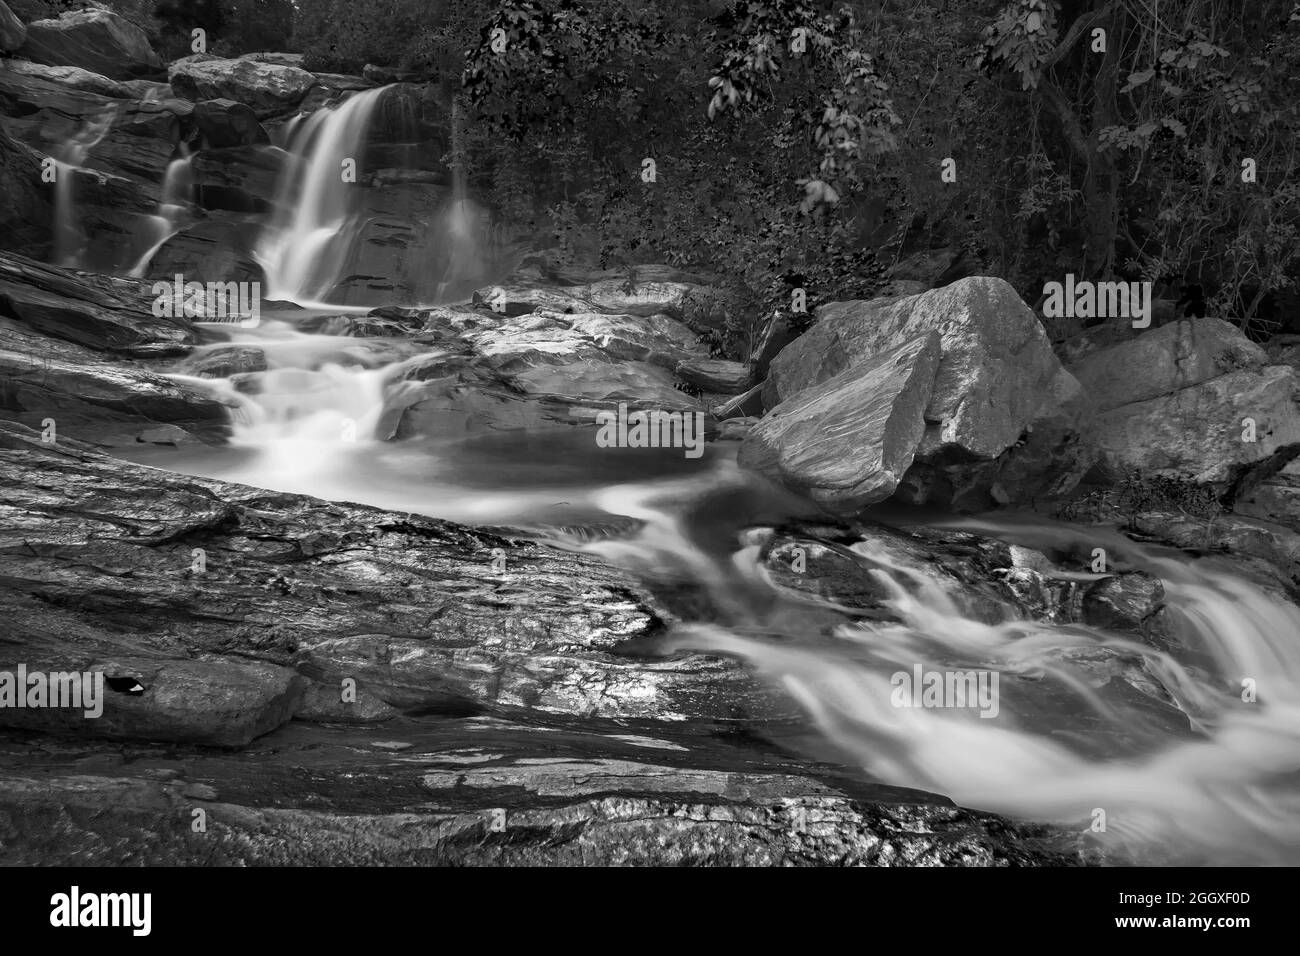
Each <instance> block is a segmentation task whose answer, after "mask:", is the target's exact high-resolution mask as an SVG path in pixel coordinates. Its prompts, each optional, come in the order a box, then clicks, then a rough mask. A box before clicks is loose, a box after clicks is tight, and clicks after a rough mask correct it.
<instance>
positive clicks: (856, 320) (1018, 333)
mask: <svg viewBox="0 0 1300 956" xmlns="http://www.w3.org/2000/svg"><path fill="white" fill-rule="evenodd" d="M931 331H934V332H938V333H939V336H940V342H941V350H942V354H941V357H940V361H939V368H938V374H937V377H936V380H935V382H934V389H933V391H932V393H931V395H930V404H929V406H928V407H927V408H926V410H925V421H926V426H927V427H926V435H925V437H924V439H923V443H922V447H921V453H923V454H933V453H936V452H941V451H946V450H955V449H960V450H961V451H962V452H964V453H966V454H968V455H971V456H975V457H980V458H992V457H994V456H996V455H998V454H1000V453H1001V452H1002V451H1004V450H1005V449H1007V448H1009V447H1011V446H1012V445H1013V444H1014V443H1015V442H1016V441H1017V440H1019V439H1020V437H1021V435H1022V434H1023V433H1024V431H1025V429H1026V427H1027V426H1028V425H1029V424H1030V423H1031V422H1033V421H1034V420H1035V419H1037V418H1039V417H1040V416H1042V415H1044V414H1047V413H1050V411H1051V410H1053V409H1054V407H1055V405H1056V402H1057V400H1058V398H1057V396H1058V394H1059V389H1060V372H1061V366H1060V363H1059V362H1058V361H1057V359H1056V356H1055V355H1054V354H1053V353H1052V348H1051V345H1050V343H1049V342H1048V340H1047V336H1046V334H1045V333H1044V332H1043V329H1042V326H1041V325H1040V324H1039V322H1038V320H1037V319H1036V318H1035V317H1034V314H1033V312H1031V311H1030V309H1029V307H1028V306H1026V305H1025V304H1024V302H1023V301H1021V299H1020V297H1019V295H1017V294H1016V291H1015V290H1014V289H1013V288H1012V287H1011V286H1010V285H1008V284H1007V283H1006V282H1004V281H1003V280H1001V279H996V278H989V277H983V276H979V277H973V278H967V279H962V280H960V281H958V282H955V283H953V284H952V285H949V286H947V287H945V288H942V289H937V290H934V291H932V292H926V293H923V294H921V295H913V296H907V297H905V298H902V299H878V300H872V301H866V302H864V301H853V302H835V303H831V304H830V305H827V306H825V307H823V308H822V309H820V310H819V314H818V318H817V321H816V323H815V324H814V325H813V326H812V328H811V329H809V330H808V332H806V333H805V334H804V335H803V336H802V337H800V338H799V339H797V340H795V341H794V342H793V343H792V344H791V345H790V346H788V347H787V348H786V349H785V350H784V351H783V352H782V353H781V354H780V355H778V356H777V358H776V360H775V361H773V363H772V367H771V372H770V375H769V377H768V380H767V386H766V388H765V390H764V400H765V402H766V403H767V404H768V407H769V408H770V407H774V406H776V405H778V404H780V403H782V402H785V401H787V400H789V399H790V398H792V397H793V396H795V395H797V394H798V393H799V392H801V391H803V390H804V389H807V388H811V387H813V386H815V385H819V384H821V383H823V382H825V381H827V380H828V379H831V378H834V377H835V376H838V375H840V374H841V373H843V372H844V371H846V370H847V369H850V368H852V367H853V366H854V365H856V364H857V363H859V362H861V361H863V360H864V359H867V358H869V357H871V356H875V355H879V354H880V353H882V352H885V351H887V350H889V349H893V348H896V347H898V346H899V345H901V344H902V343H904V342H906V341H909V340H911V339H913V338H915V337H916V336H918V335H925V334H926V333H928V332H931Z"/></svg>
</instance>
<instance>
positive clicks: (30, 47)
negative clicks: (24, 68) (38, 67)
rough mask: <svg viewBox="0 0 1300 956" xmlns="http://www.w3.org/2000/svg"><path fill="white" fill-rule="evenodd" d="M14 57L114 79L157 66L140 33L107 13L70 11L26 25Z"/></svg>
mask: <svg viewBox="0 0 1300 956" xmlns="http://www.w3.org/2000/svg"><path fill="white" fill-rule="evenodd" d="M18 54H19V55H20V56H23V57H25V58H27V59H29V60H32V61H34V62H36V63H46V64H49V65H51V66H76V67H81V68H82V69H84V70H89V71H90V72H92V73H99V74H102V75H103V76H107V77H109V78H110V79H115V80H129V79H131V78H132V77H136V76H141V75H144V74H147V73H151V72H153V71H155V70H157V69H159V68H160V67H161V62H160V61H159V59H158V55H157V54H156V53H154V52H153V50H152V49H151V48H150V46H149V39H148V37H146V36H145V34H144V31H143V30H141V29H140V28H139V27H137V26H136V25H135V24H133V23H131V22H130V21H128V20H126V19H125V18H123V17H121V16H119V15H118V14H116V13H113V12H112V11H111V10H104V9H96V8H92V9H88V10H74V11H71V12H69V13H64V14H61V15H60V16H59V17H58V18H57V19H53V20H37V21H35V22H33V23H29V24H28V25H27V40H26V42H25V43H24V44H23V45H22V46H21V47H20V48H19V49H18Z"/></svg>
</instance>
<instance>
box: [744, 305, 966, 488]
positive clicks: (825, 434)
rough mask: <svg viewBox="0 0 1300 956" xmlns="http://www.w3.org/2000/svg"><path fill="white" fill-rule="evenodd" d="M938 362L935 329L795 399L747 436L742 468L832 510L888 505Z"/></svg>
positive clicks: (919, 427)
mask: <svg viewBox="0 0 1300 956" xmlns="http://www.w3.org/2000/svg"><path fill="white" fill-rule="evenodd" d="M940 361H941V344H940V337H939V334H938V333H937V332H936V331H933V330H932V331H930V332H927V333H925V334H922V335H917V336H915V337H913V338H912V339H910V340H909V341H907V342H904V343H903V344H901V345H898V346H896V347H894V348H891V349H889V350H887V351H885V352H883V353H882V354H879V355H876V356H873V357H871V358H868V359H865V360H863V361H861V362H858V363H856V364H854V365H853V366H851V367H850V368H848V369H847V370H845V371H843V372H841V373H840V374H839V375H836V376H834V377H833V378H830V379H826V380H823V381H820V382H818V383H817V384H815V385H813V386H811V387H809V388H805V389H801V390H799V391H797V392H795V393H794V394H793V395H792V396H791V397H790V398H789V399H787V400H786V401H784V402H782V403H781V404H780V405H778V406H777V407H776V408H774V409H773V410H772V411H771V412H769V413H768V415H767V417H766V418H764V419H763V420H762V421H761V422H760V423H759V424H758V426H757V427H755V428H753V429H752V430H750V432H749V433H748V434H747V435H746V436H745V440H744V442H743V443H742V444H741V446H740V456H739V461H740V464H741V465H743V466H745V467H747V468H751V469H753V470H755V471H758V472H761V473H763V474H766V475H768V476H770V477H772V478H775V479H777V480H779V481H781V482H782V483H783V484H785V485H787V486H788V487H790V488H792V489H794V490H796V491H799V492H802V493H804V494H806V495H808V496H809V497H810V498H812V499H813V500H814V501H816V502H817V503H818V504H820V505H822V506H823V507H825V508H827V509H828V510H831V511H841V512H853V511H857V510H860V509H861V508H863V507H865V506H866V505H869V504H871V503H873V502H877V501H883V500H884V499H886V498H888V497H889V496H890V495H892V494H893V493H894V489H895V488H896V487H897V485H898V482H899V480H900V479H901V478H902V477H903V474H904V473H905V472H906V471H907V469H908V468H909V467H910V466H911V464H912V459H913V457H914V456H915V453H916V449H917V445H918V444H919V443H920V441H921V436H922V433H923V432H924V431H925V427H926V425H925V421H924V416H925V410H926V408H928V407H929V406H930V405H931V404H932V402H933V397H934V396H933V390H934V386H935V380H936V373H937V372H938V369H939V364H940Z"/></svg>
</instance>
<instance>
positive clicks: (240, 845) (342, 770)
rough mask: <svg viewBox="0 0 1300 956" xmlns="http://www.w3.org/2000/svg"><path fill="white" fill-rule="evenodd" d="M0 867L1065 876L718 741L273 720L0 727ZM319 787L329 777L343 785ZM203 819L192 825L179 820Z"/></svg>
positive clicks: (1074, 840) (904, 799)
mask: <svg viewBox="0 0 1300 956" xmlns="http://www.w3.org/2000/svg"><path fill="white" fill-rule="evenodd" d="M0 769H2V771H3V772H0V861H3V862H4V863H5V864H9V865H14V864H32V863H43V864H60V863H62V864H68V863H79V864H100V865H195V864H201V865H223V864H224V865H230V864H240V865H375V864H387V865H438V864H442V865H448V864H450V865H462V866H466V865H468V866H499V865H661V866H723V865H750V866H760V865H776V866H792V865H794V866H798V865H879V866H937V865H944V866H999V865H1049V866H1050V865H1073V864H1078V863H1095V862H1100V861H1101V860H1103V859H1104V857H1103V855H1102V853H1101V852H1100V851H1099V849H1097V848H1096V847H1095V846H1094V845H1092V844H1089V843H1088V842H1087V841H1086V840H1085V839H1083V838H1082V837H1080V836H1078V835H1077V834H1071V833H1064V832H1062V831H1059V830H1055V829H1052V828H1046V827H1035V826H1027V825H1019V824H1012V823H1009V822H1007V821H1005V820H1002V819H1000V818H998V817H996V816H993V815H990V814H980V813H973V812H971V811H968V810H962V809H959V808H957V807H955V806H953V805H952V804H950V803H948V802H947V801H945V800H943V799H941V798H936V797H933V796H930V795H927V794H923V793H919V792H917V791H909V790H902V789H899V788H891V787H882V786H879V785H873V784H869V783H865V782H862V781H856V780H853V779H852V778H846V777H844V776H842V775H841V774H840V773H839V772H838V771H836V770H835V768H833V767H830V766H822V765H817V764H808V763H806V762H798V761H793V760H791V759H789V758H785V757H782V756H781V755H780V754H778V753H768V754H764V753H761V752H756V751H755V750H754V749H753V748H752V747H746V746H737V745H736V743H733V742H730V741H728V740H727V739H725V738H718V737H711V736H707V735H692V734H689V733H680V732H669V733H665V732H663V730H662V728H645V727H643V726H640V725H636V724H611V723H607V722H601V721H590V722H588V723H586V724H584V725H583V726H581V727H576V726H563V725H556V724H522V723H517V722H509V721H503V720H499V719H489V718H481V717H480V718H475V717H470V718H465V717H460V718H454V717H450V718H441V719H438V720H430V719H422V720H420V719H416V720H412V719H403V720H400V721H395V722H392V723H389V724H387V725H385V726H384V728H383V729H382V731H376V730H371V731H367V730H359V729H356V728H352V729H348V728H341V727H325V726H314V725H309V724H302V723H293V724H290V725H288V726H286V727H284V728H282V729H281V730H279V731H277V732H275V733H273V734H271V735H269V736H267V737H264V738H262V739H261V740H259V741H257V742H255V743H254V744H253V745H252V746H251V747H249V748H246V749H245V750H243V751H241V752H239V753H237V754H231V753H222V752H213V751H205V750H193V749H186V748H177V747H158V746H147V745H131V746H127V747H121V746H120V745H119V746H115V747H103V748H95V747H93V746H91V747H88V746H86V745H84V744H70V743H66V742H62V741H57V740H54V739H52V738H32V737H29V736H25V735H23V734H19V733H13V732H10V733H4V734H0ZM340 780H349V781H351V784H350V785H349V786H346V787H343V786H340V785H339V781H340ZM196 810H202V811H203V815H204V821H205V825H206V829H205V831H204V832H195V831H194V829H193V827H192V823H193V821H194V819H195V811H196Z"/></svg>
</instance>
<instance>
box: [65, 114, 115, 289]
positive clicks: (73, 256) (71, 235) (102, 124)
mask: <svg viewBox="0 0 1300 956" xmlns="http://www.w3.org/2000/svg"><path fill="white" fill-rule="evenodd" d="M119 110H120V106H118V105H116V104H114V105H111V106H108V107H105V109H104V110H103V111H102V112H100V113H99V114H97V115H95V116H93V117H91V118H90V119H88V120H87V121H86V122H85V123H84V124H83V125H82V127H81V128H80V129H79V130H77V132H76V133H74V134H73V135H72V137H71V138H69V139H68V140H67V141H66V142H65V143H64V144H63V146H62V147H61V148H60V150H59V155H58V156H55V157H53V159H54V167H55V173H54V176H55V179H54V262H55V264H57V265H60V266H65V267H67V268H73V269H75V268H77V267H79V266H80V265H81V264H82V256H83V254H84V253H85V248H86V236H85V234H84V233H83V232H82V229H81V222H80V220H79V218H78V217H77V210H76V196H75V190H74V189H73V179H74V178H75V175H76V173H78V172H80V171H81V169H82V165H81V164H82V163H84V162H85V161H86V157H87V156H88V155H89V154H90V151H91V150H92V149H94V148H95V147H96V146H98V145H99V143H100V142H101V141H102V140H103V139H104V137H105V136H107V135H108V131H109V130H110V129H112V127H113V121H114V120H115V119H117V115H118V111H119Z"/></svg>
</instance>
